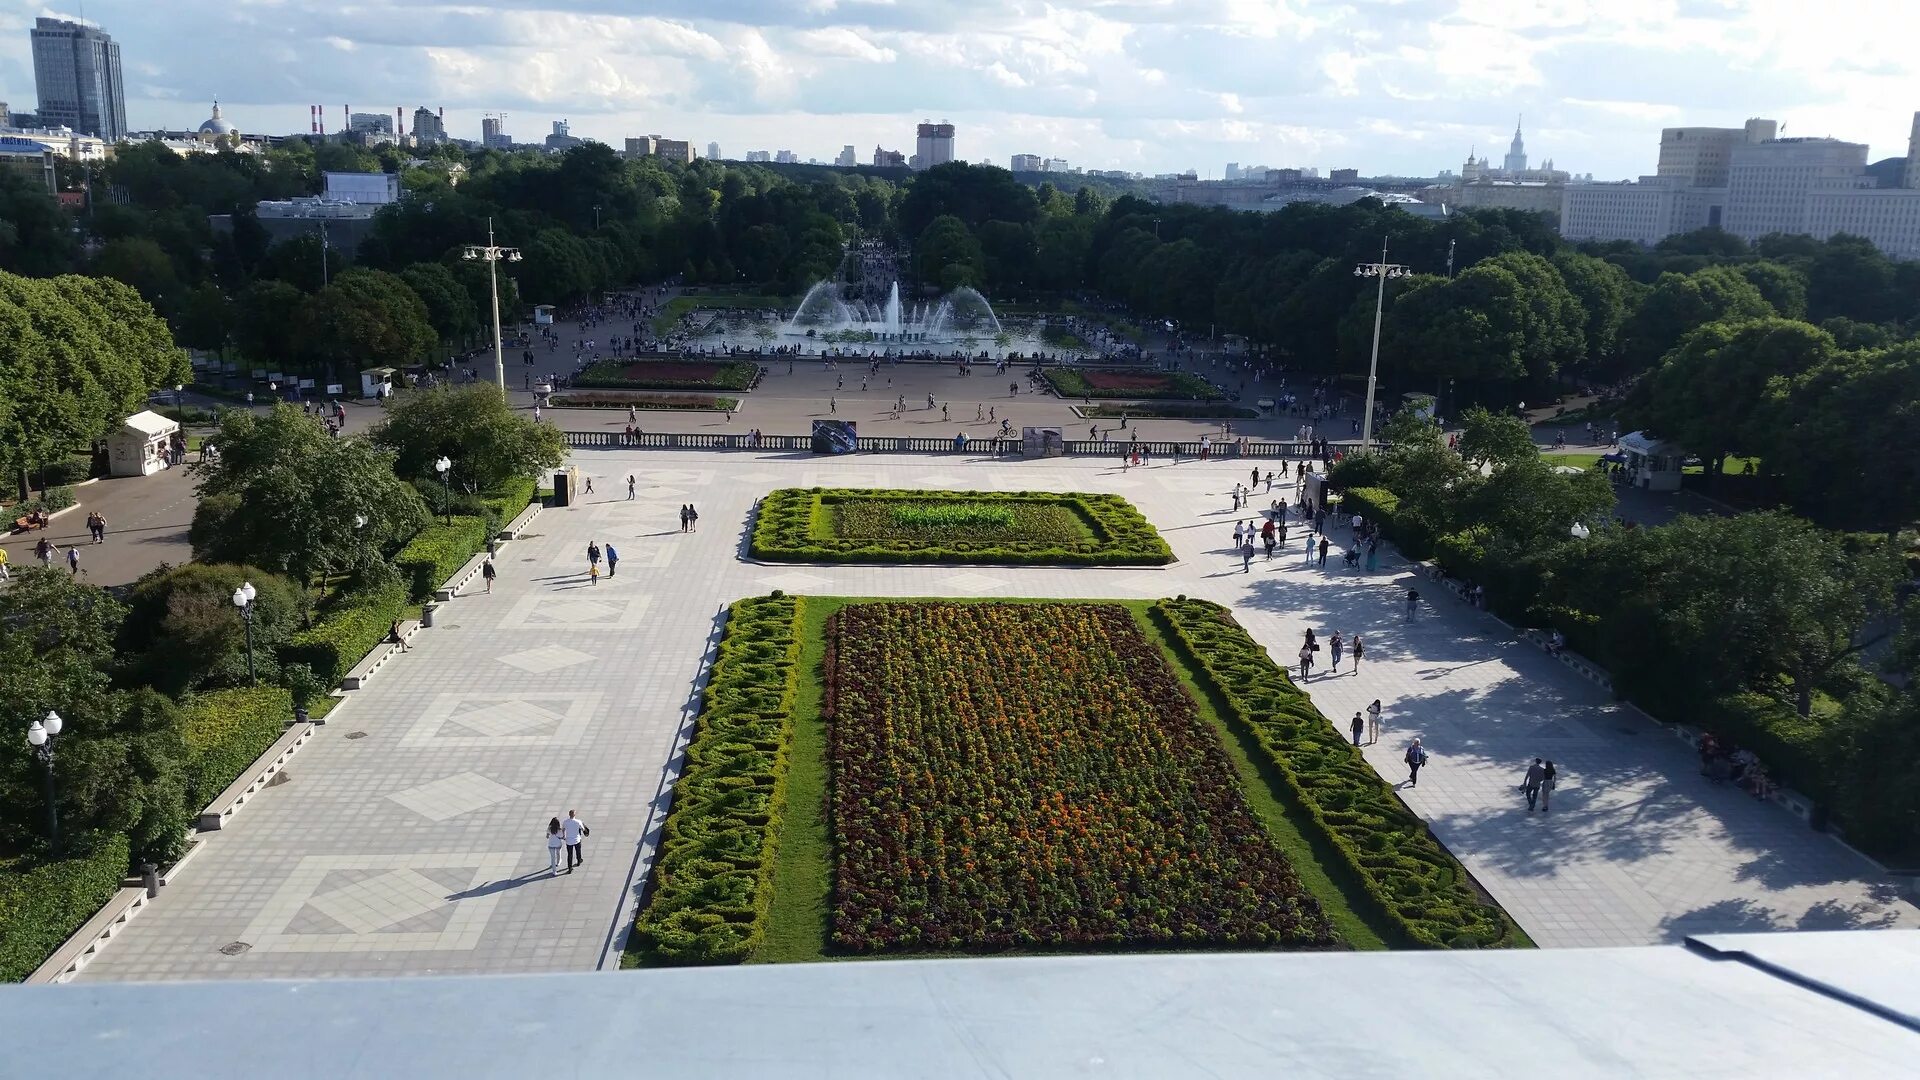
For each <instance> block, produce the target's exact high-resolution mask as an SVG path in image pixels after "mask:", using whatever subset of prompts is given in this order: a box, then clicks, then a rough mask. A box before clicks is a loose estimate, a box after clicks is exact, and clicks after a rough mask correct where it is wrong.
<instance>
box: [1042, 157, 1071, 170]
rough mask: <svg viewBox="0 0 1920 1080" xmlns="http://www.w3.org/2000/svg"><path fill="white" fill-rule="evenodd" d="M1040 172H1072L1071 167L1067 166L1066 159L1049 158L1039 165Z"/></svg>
mask: <svg viewBox="0 0 1920 1080" xmlns="http://www.w3.org/2000/svg"><path fill="white" fill-rule="evenodd" d="M1040 171H1041V172H1050V173H1065V172H1072V171H1073V166H1072V165H1070V164H1068V162H1067V159H1066V158H1058V157H1050V158H1048V159H1046V160H1045V161H1042V162H1041V163H1040Z"/></svg>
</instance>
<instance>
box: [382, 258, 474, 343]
mask: <svg viewBox="0 0 1920 1080" xmlns="http://www.w3.org/2000/svg"><path fill="white" fill-rule="evenodd" d="M400 280H402V281H404V282H406V283H407V287H408V288H410V289H412V290H413V291H414V294H415V295H416V296H418V297H419V298H420V302H421V303H423V304H425V305H426V308H427V322H428V323H429V324H431V325H432V326H433V330H434V333H436V334H438V335H439V337H440V340H441V341H442V342H445V343H449V344H460V343H463V342H466V341H470V340H472V339H473V337H474V336H475V335H476V334H478V333H479V332H480V312H479V311H478V309H476V308H475V307H474V303H473V297H472V296H470V295H469V294H468V293H467V290H466V288H465V286H463V285H461V284H460V281H459V279H457V278H455V277H454V276H453V271H451V270H449V269H447V268H446V267H444V266H442V265H440V264H439V263H414V264H413V265H412V266H409V267H407V268H406V269H405V270H402V271H400Z"/></svg>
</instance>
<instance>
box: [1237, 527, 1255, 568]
mask: <svg viewBox="0 0 1920 1080" xmlns="http://www.w3.org/2000/svg"><path fill="white" fill-rule="evenodd" d="M1240 572H1241V573H1243V574H1251V573H1253V537H1251V536H1249V537H1247V538H1246V539H1245V540H1243V541H1241V543H1240Z"/></svg>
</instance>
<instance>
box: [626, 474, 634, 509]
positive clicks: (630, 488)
mask: <svg viewBox="0 0 1920 1080" xmlns="http://www.w3.org/2000/svg"><path fill="white" fill-rule="evenodd" d="M627 501H628V502H632V501H633V475H632V474H631V473H629V474H628V475H627Z"/></svg>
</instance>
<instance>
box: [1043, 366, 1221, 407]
mask: <svg viewBox="0 0 1920 1080" xmlns="http://www.w3.org/2000/svg"><path fill="white" fill-rule="evenodd" d="M1042 374H1043V376H1044V377H1045V378H1046V380H1047V382H1048V383H1049V384H1050V385H1052V387H1053V388H1054V390H1055V391H1056V392H1058V393H1059V395H1060V396H1061V397H1077V398H1121V399H1129V398H1139V399H1141V400H1143V401H1144V400H1149V399H1154V398H1159V399H1169V400H1178V401H1220V400H1223V399H1225V398H1226V396H1227V395H1226V394H1225V393H1223V392H1222V391H1221V390H1220V388H1219V387H1217V386H1215V385H1213V384H1212V383H1210V382H1208V381H1207V380H1205V379H1203V378H1201V377H1200V376H1198V375H1193V374H1190V373H1188V372H1185V371H1161V370H1159V369H1157V368H1119V369H1095V370H1094V371H1093V372H1092V374H1096V375H1097V374H1113V375H1153V376H1157V377H1161V378H1164V379H1165V380H1166V382H1165V383H1164V384H1163V385H1161V386H1158V387H1132V388H1130V387H1124V386H1115V387H1099V386H1094V385H1093V384H1092V383H1090V382H1088V381H1087V375H1088V374H1089V372H1086V371H1082V370H1080V369H1079V368H1059V367H1056V368H1047V369H1046V371H1045V372H1043V373H1042Z"/></svg>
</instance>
